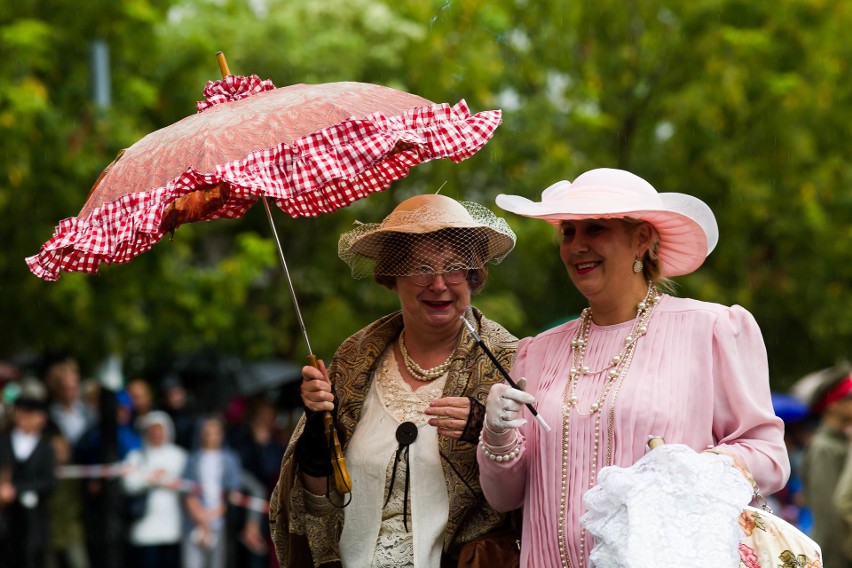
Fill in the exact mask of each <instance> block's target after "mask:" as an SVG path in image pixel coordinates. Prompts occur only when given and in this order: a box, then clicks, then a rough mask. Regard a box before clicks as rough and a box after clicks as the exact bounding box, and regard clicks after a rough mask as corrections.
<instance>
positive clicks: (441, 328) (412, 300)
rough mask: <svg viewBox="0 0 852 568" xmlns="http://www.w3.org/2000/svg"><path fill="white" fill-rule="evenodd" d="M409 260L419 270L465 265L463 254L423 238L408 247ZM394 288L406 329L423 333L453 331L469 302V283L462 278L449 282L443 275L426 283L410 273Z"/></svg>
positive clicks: (436, 275)
mask: <svg viewBox="0 0 852 568" xmlns="http://www.w3.org/2000/svg"><path fill="white" fill-rule="evenodd" d="M411 261H412V262H413V265H414V266H419V267H422V270H419V272H427V271H428V272H439V273H440V272H445V271H448V270H452V269H453V268H454V267H457V266H466V265H467V263H466V262H465V259H464V257H463V256H462V255H461V254H460V253H459V252H458V251H456V250H455V249H454V248H453V247H451V246H449V245H448V244H447V243H446V242H442V241H437V240H435V239H428V238H427V239H424V240H422V241H420V242H418V243H416V244H414V245H413V246H412V248H411ZM395 290H396V292H397V294H398V295H399V300H400V304H401V306H402V315H403V319H404V321H405V327H406V329H409V328H412V329H416V330H418V331H420V332H425V333H436V332H437V333H441V332H446V333H456V332H457V331H458V329H459V328H460V326H461V325H462V323H461V320H460V319H459V317H460V316H461V315H462V314H463V313H464V311H465V310H466V309H467V307H468V306H469V305H470V283H469V282H468V280H467V279H462V280H461V281H460V282H458V283H454V284H453V283H449V282H447V279H446V278H445V277H444V275H443V274H435V279H434V280H432V282H431V283H430V284H428V285H426V286H420V285H418V284H417V283H416V282H415V277H413V276H398V277H397V278H396V285H395Z"/></svg>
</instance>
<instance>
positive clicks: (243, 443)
mask: <svg viewBox="0 0 852 568" xmlns="http://www.w3.org/2000/svg"><path fill="white" fill-rule="evenodd" d="M276 419H277V409H276V407H275V405H274V403H272V402H271V401H269V400H267V399H265V398H263V397H262V396H259V397H255V398H253V399H251V400H250V401H249V406H248V413H247V416H246V420H245V422H243V423H241V424H239V425H237V426H235V427H234V428H232V429H231V430H230V431H229V432H228V440H229V446H230V447H232V448H234V450H235V451H236V452H237V453H238V455H239V458H240V463H242V466H243V471H244V472H245V473H246V474H247V475H244V480H243V481H244V483H243V485H244V486H245V488H246V489H247V490H248V491H249V492H250V493H251V494H252V495H254V496H260V497H262V498H263V499H266V498H267V497H268V496H269V495H270V494H271V493H272V489H273V488H274V487H275V483H276V482H277V481H278V473H279V471H280V467H281V459H282V458H283V457H284V451H285V450H286V446H285V445H284V443H283V442H282V441H281V438H280V436H279V435H278V434H279V433H278V431H277V423H276V422H277V421H276ZM249 480H256V484H257V485H259V487H258V488H255V487H254V486H248V485H249V483H248V482H249ZM243 517H244V518H243V520H242V523H241V526H243V530H242V532H241V534H240V535H239V541H240V542H241V543H242V544H243V546H244V547H245V548H244V549H239V550H238V554H237V565H238V566H245V567H247V568H260V567H262V566H268V564H269V558H268V557H269V556H270V550H272V540H271V537H270V533H269V518H268V517H267V516H266V515H257V514H256V513H255V512H254V511H248V510H247V511H245V514H244V515H243Z"/></svg>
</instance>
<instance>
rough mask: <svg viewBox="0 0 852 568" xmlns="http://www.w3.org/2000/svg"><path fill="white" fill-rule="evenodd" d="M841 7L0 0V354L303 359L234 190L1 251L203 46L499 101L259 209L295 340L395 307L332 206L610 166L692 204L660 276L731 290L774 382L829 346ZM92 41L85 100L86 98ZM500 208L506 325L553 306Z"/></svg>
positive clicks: (849, 181)
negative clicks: (712, 241) (67, 254)
mask: <svg viewBox="0 0 852 568" xmlns="http://www.w3.org/2000/svg"><path fill="white" fill-rule="evenodd" d="M850 26H852V5H849V4H848V3H843V2H825V1H823V0H783V1H781V2H777V3H754V2H744V1H742V0H696V1H694V2H676V1H672V0H667V1H662V2H652V3H651V2H649V3H643V2H626V3H625V2H623V1H615V0H599V1H598V2H595V3H576V2H575V3H567V2H561V1H555V0H538V1H536V2H532V1H530V0H488V1H484V0H466V1H464V2H461V1H452V0H441V1H435V0H432V1H422V0H416V1H415V0H394V1H390V0H351V1H349V2H344V3H341V2H336V1H333V0H286V1H285V0H255V1H244V0H216V1H214V0H130V1H126V2H118V3H115V2H112V3H109V2H104V1H102V0H91V1H90V2H86V3H74V4H68V3H63V2H55V1H53V2H52V1H39V0H27V1H22V0H12V1H11V2H7V3H5V4H3V5H2V6H0V45H1V46H2V51H3V53H4V54H5V57H3V58H0V77H2V79H3V80H2V81H0V124H2V126H3V132H4V136H3V137H2V138H0V208H2V211H3V219H4V221H3V223H2V224H0V239H2V241H3V243H4V246H3V250H2V252H0V291H2V293H0V313H2V315H3V321H4V322H5V324H6V325H4V326H3V330H2V332H0V334H2V335H0V339H2V342H0V345H2V347H0V359H3V358H7V359H8V358H13V357H15V356H18V355H20V354H22V353H28V352H34V353H41V352H44V351H46V350H50V349H62V350H67V351H70V352H72V353H74V354H75V355H76V356H77V357H79V358H80V359H81V360H82V361H83V362H84V363H85V364H88V365H93V364H94V363H95V362H97V361H99V360H100V359H102V358H103V357H104V356H105V355H106V354H109V353H118V354H120V355H121V356H123V357H124V358H125V361H126V364H127V366H128V372H129V373H134V374H140V373H145V372H148V369H150V368H152V366H153V365H154V364H155V363H156V362H157V361H158V360H159V359H161V358H168V357H172V356H176V355H178V354H180V353H186V352H191V351H197V350H199V349H202V348H209V347H212V348H214V349H217V350H220V351H222V352H227V353H235V354H239V355H241V356H244V357H247V358H258V357H267V356H277V357H282V358H288V359H292V360H296V361H298V360H301V359H303V358H304V356H305V347H304V344H303V341H302V340H301V334H300V331H299V326H298V322H297V320H296V318H295V315H294V310H293V307H292V302H291V300H290V297H289V293H288V291H287V286H286V283H285V281H284V278H283V274H282V271H281V269H280V267H279V262H278V259H277V255H276V252H275V247H274V245H273V241H272V239H271V233H270V229H269V227H268V225H267V224H266V219H265V216H264V214H263V212H262V208H261V207H259V206H258V207H254V208H253V209H252V210H250V211H249V213H248V214H247V215H246V217H244V218H243V219H240V220H234V221H217V222H214V223H197V224H192V225H186V226H183V227H181V228H180V229H179V230H178V231H177V232H176V233H175V235H174V238H173V239H171V240H169V239H164V241H163V242H161V243H159V244H158V245H157V246H155V247H154V249H153V250H151V251H149V252H148V253H145V254H143V255H141V256H140V257H138V258H136V259H135V260H133V261H132V262H130V263H128V264H127V265H111V266H105V267H104V268H102V269H101V271H100V272H99V273H98V274H97V275H82V274H64V275H63V276H62V277H61V279H60V280H59V281H58V282H56V283H46V282H43V281H41V280H39V279H37V278H36V277H34V276H33V275H32V274H31V273H29V271H28V270H27V267H26V265H25V264H24V257H26V256H30V255H32V254H34V253H35V252H36V251H37V250H38V248H39V246H40V245H41V244H42V243H43V242H44V241H46V240H47V239H48V238H49V237H50V235H51V234H52V231H53V227H54V226H55V225H56V224H57V223H58V221H59V220H60V219H62V218H65V217H71V216H75V215H76V214H77V213H78V212H79V209H80V207H81V206H82V204H83V202H84V201H85V199H86V196H87V195H88V191H89V189H90V187H91V186H92V184H93V182H94V180H95V179H96V178H97V176H98V174H99V173H100V171H101V170H102V169H103V168H104V167H105V166H106V165H107V164H108V163H109V162H110V161H111V160H112V158H113V157H114V156H115V155H116V153H117V152H118V151H119V150H120V149H121V148H125V147H127V146H129V145H131V144H132V143H133V142H135V141H136V140H138V139H139V138H141V137H142V136H144V135H145V134H146V133H148V132H150V131H153V130H156V129H158V128H161V127H163V126H166V125H168V124H170V123H172V122H175V121H177V120H179V119H180V118H183V117H184V116H187V115H189V114H192V113H193V112H194V110H195V106H194V102H195V101H196V100H199V99H201V98H203V97H202V94H201V91H202V89H203V87H204V85H205V83H206V82H207V81H210V80H215V79H217V78H219V77H218V68H217V66H216V62H215V53H216V52H217V51H220V50H221V51H224V52H225V54H226V55H227V57H228V61H229V64H230V68H231V71H232V72H233V73H235V74H244V75H249V74H256V75H258V76H259V77H261V78H262V79H266V78H269V79H272V80H273V82H274V83H275V84H276V85H277V86H284V85H286V84H290V83H318V82H331V81H362V82H371V83H379V84H384V85H388V86H390V87H394V88H398V89H402V90H405V91H409V92H413V93H417V94H420V95H422V96H424V97H426V98H429V99H430V100H433V101H436V102H450V103H455V102H457V101H458V100H459V99H465V100H466V101H467V103H468V104H469V106H470V107H471V109H472V111H473V112H477V111H481V110H487V109H492V108H501V109H503V112H504V115H503V125H502V126H501V127H500V128H498V130H497V132H496V134H495V136H494V138H493V140H492V141H491V142H490V143H489V144H488V145H487V146H486V147H485V148H484V149H483V150H482V151H481V152H479V153H478V154H477V155H475V156H474V157H472V158H471V159H469V160H467V161H465V162H462V163H460V164H453V163H451V162H449V161H447V162H446V163H445V162H443V161H441V162H433V163H430V164H426V165H423V166H419V167H418V168H415V170H412V172H411V175H410V176H409V177H408V178H406V179H404V180H400V181H397V182H395V184H394V185H393V186H392V188H391V189H390V190H388V191H385V192H383V193H380V194H376V195H373V196H371V197H370V198H368V199H366V200H362V201H360V202H357V203H355V204H353V205H352V206H350V207H348V208H345V209H342V210H340V211H337V212H335V213H333V214H330V215H326V216H322V217H318V218H316V219H291V218H288V217H286V215H284V214H281V212H280V211H275V213H276V214H278V215H277V216H276V223H277V225H278V231H279V234H280V237H281V240H282V242H283V245H284V249H285V254H286V257H287V262H288V266H289V267H290V269H291V273H292V276H293V279H294V286H295V289H296V291H297V294H298V297H299V303H300V306H301V308H302V310H303V314H304V318H305V323H306V325H307V328H308V333H309V335H310V338H311V343H312V347H313V349H314V351H315V353H316V354H317V355H319V356H321V357H326V358H328V357H330V356H331V354H332V353H333V352H334V350H335V348H336V347H337V345H338V344H339V343H340V341H341V340H342V339H344V338H345V337H346V336H347V335H349V334H350V333H352V332H354V331H355V330H357V329H358V328H360V327H361V326H363V325H365V324H366V323H368V322H370V321H372V320H373V319H375V318H376V317H377V316H379V315H382V314H385V313H387V312H389V311H391V310H393V309H395V308H396V307H397V306H398V302H397V300H396V297H395V296H394V295H393V293H392V292H390V291H388V290H386V289H384V288H382V287H380V286H378V285H376V284H374V283H372V282H369V281H354V280H352V279H351V278H350V277H349V274H348V269H347V267H346V265H345V264H343V263H342V262H340V261H339V260H338V259H337V257H336V250H337V248H336V243H337V238H338V236H339V235H340V234H341V233H342V232H344V231H346V230H347V229H348V228H349V227H350V226H351V224H352V223H353V222H354V221H356V220H360V221H364V222H375V221H379V220H380V219H381V218H382V217H383V216H384V215H385V214H387V213H388V212H389V211H390V210H391V209H392V208H393V206H394V204H396V203H398V202H399V201H401V200H402V199H404V198H406V197H408V196H410V195H413V194H416V193H422V192H426V191H436V190H438V188H439V187H442V186H443V187H442V189H441V191H442V192H443V193H445V194H447V195H450V196H452V197H455V198H459V199H465V200H473V201H477V202H480V203H483V204H484V205H486V206H488V207H491V208H492V209H494V210H495V212H497V213H498V214H500V215H503V212H502V211H500V210H499V209H497V208H496V206H494V198H495V196H496V195H497V194H498V193H516V194H522V195H525V196H527V197H531V198H534V197H537V196H538V195H539V192H540V191H541V190H542V189H543V188H545V187H547V186H548V185H550V184H551V183H553V182H555V181H557V180H560V179H569V180H570V179H573V178H574V177H576V176H577V175H578V174H579V173H581V172H583V171H585V170H588V169H591V168H595V167H620V168H624V169H628V170H631V171H633V172H635V173H637V174H639V175H641V176H642V177H644V178H646V179H648V180H649V181H650V182H651V183H653V184H654V185H655V187H656V188H657V189H658V190H659V191H673V192H684V193H689V194H692V195H695V196H697V197H699V198H701V199H702V200H704V201H705V202H707V203H708V204H709V205H710V206H711V208H712V209H713V210H714V212H715V214H716V217H717V220H718V222H719V227H720V242H719V245H718V247H717V248H716V250H715V251H714V252H713V253H712V254H711V255H710V257H709V258H708V260H707V262H706V263H705V265H704V266H703V267H702V268H700V269H699V270H698V271H697V272H695V273H694V274H691V275H688V276H685V277H682V278H678V279H677V283H678V293H679V294H682V295H687V296H692V297H695V298H698V299H701V300H707V301H714V302H720V303H724V304H732V303H737V304H741V305H743V306H744V307H745V308H747V309H748V310H750V311H751V312H752V313H753V314H754V315H755V317H756V319H757V321H758V323H759V324H760V326H761V328H762V330H763V333H764V336H765V338H766V343H767V348H768V352H769V357H770V370H771V373H772V381H773V387H774V388H778V389H782V388H784V387H786V386H788V385H789V384H790V383H791V382H792V381H793V380H795V379H796V378H798V377H799V376H801V375H803V374H805V373H807V372H809V371H812V370H814V369H817V368H821V367H825V366H828V365H831V364H833V363H834V362H835V361H836V360H838V359H840V358H849V355H850V348H849V345H850V344H852V294H850V292H849V290H850V284H852V263H850V262H849V260H848V259H849V253H848V243H849V242H850V241H852V191H850V189H852V164H850V160H849V138H850V128H852V127H850V125H851V124H852V86H850V82H849V81H848V79H843V78H844V77H848V76H849V75H850V68H849V67H850V62H852V44H850V43H849V42H848V41H847V40H846V38H845V34H846V30H848V29H849V28H850ZM97 42H101V45H106V46H108V48H109V56H110V57H109V75H108V77H109V80H110V84H111V88H112V90H111V94H112V96H111V102H110V104H109V106H107V107H105V106H99V105H98V104H97V103H96V102H95V99H94V98H93V96H92V92H93V71H92V69H93V66H92V55H91V53H92V52H91V50H92V46H93V45H94V44H96V43H97ZM504 216H505V217H506V218H507V220H508V221H509V223H510V224H511V225H512V227H513V228H514V229H515V230H516V232H517V234H518V245H517V247H516V250H515V251H514V252H513V253H512V254H511V255H510V256H509V257H508V258H507V259H506V260H505V261H504V262H503V263H502V264H501V265H499V266H495V267H493V268H492V269H491V272H490V277H489V282H488V285H487V286H486V288H485V291H484V292H483V293H482V294H481V295H479V296H476V297H475V298H474V303H475V304H476V305H477V306H479V307H481V308H482V309H483V310H484V311H485V312H486V314H487V315H488V316H489V317H491V318H492V319H495V320H497V321H500V322H501V323H503V324H504V325H505V326H506V327H507V328H508V329H510V330H511V331H512V332H514V333H515V334H516V335H518V336H524V335H529V334H534V333H537V332H539V331H541V330H543V329H545V328H547V327H549V326H551V325H553V324H554V323H556V322H558V321H560V320H562V319H565V318H568V317H571V316H572V315H574V314H577V313H578V312H579V311H580V310H581V309H582V308H583V307H584V301H583V298H582V297H581V296H579V294H578V293H576V291H574V289H573V287H572V286H571V285H570V282H569V280H568V278H567V275H566V274H565V270H564V267H562V265H561V262H560V261H559V258H558V254H557V246H556V245H557V241H556V239H555V235H554V232H553V230H552V229H551V228H550V227H548V226H547V225H546V224H544V223H541V222H536V221H531V220H528V219H522V218H519V217H515V216H511V215H509V214H505V215H504Z"/></svg>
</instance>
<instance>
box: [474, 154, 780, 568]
mask: <svg viewBox="0 0 852 568" xmlns="http://www.w3.org/2000/svg"><path fill="white" fill-rule="evenodd" d="M497 205H499V206H500V207H501V208H503V209H505V210H507V211H511V212H513V213H516V214H519V215H523V216H525V217H532V218H537V219H543V220H545V221H547V222H549V223H551V224H553V225H555V226H556V227H557V229H558V230H559V231H560V234H561V235H562V242H561V246H560V256H561V258H562V261H563V263H564V264H565V267H566V268H567V270H568V275H569V276H570V278H571V281H572V282H573V284H574V285H575V286H576V287H577V289H578V290H579V291H580V292H581V293H582V294H583V296H584V297H585V298H586V300H587V301H588V303H589V307H588V308H586V309H584V310H583V313H582V315H581V316H580V317H579V318H578V319H576V320H574V321H571V322H568V323H566V324H563V325H560V326H558V327H555V328H553V329H550V330H548V331H546V332H544V333H541V334H540V335H538V336H535V337H528V338H526V339H523V340H522V341H521V342H520V344H519V346H518V351H517V355H516V358H515V363H514V367H513V369H512V375H513V377H514V379H515V380H516V381H517V382H519V383H520V386H521V388H525V390H526V392H523V391H520V390H516V389H513V388H510V387H509V386H508V385H506V384H497V385H494V386H493V387H492V388H491V390H490V393H489V397H488V401H487V404H486V418H485V425H484V428H483V432H482V436H481V443H480V450H479V452H478V458H477V459H478V461H479V465H480V482H481V485H482V489H483V492H484V494H485V496H486V498H487V499H488V501H489V502H490V503H491V505H492V506H493V507H494V508H495V509H497V510H499V511H508V510H512V509H515V508H518V507H521V506H523V508H524V521H523V541H522V544H521V566H522V567H523V566H530V567H532V566H534V567H536V568H548V567H557V566H562V567H569V566H570V567H574V568H585V567H586V566H587V565H588V559H589V552H590V550H591V548H592V546H593V545H594V542H593V539H592V537H591V535H589V534H587V532H586V530H585V529H584V527H583V525H582V524H581V522H580V517H581V516H582V515H583V512H584V507H583V501H582V499H583V494H584V493H585V492H586V491H587V490H588V489H589V488H591V487H592V486H594V485H595V483H596V480H597V474H598V472H599V471H600V469H601V468H603V467H605V466H608V465H615V466H620V467H628V466H630V465H632V464H633V463H635V462H636V461H637V460H638V459H639V458H641V457H642V456H643V455H644V454H645V452H646V451H647V442H648V440H649V437H651V436H660V437H662V438H664V439H665V441H666V442H667V443H677V444H684V445H687V446H689V447H690V448H692V449H693V450H696V451H707V450H709V451H713V452H717V453H723V454H726V455H729V456H731V457H733V458H734V463H735V464H736V465H737V467H740V468H744V469H745V470H747V471H748V472H750V473H751V475H752V476H753V478H754V479H755V480H756V482H757V484H758V487H759V489H760V491H761V492H762V494H763V495H768V494H770V493H773V492H775V491H777V490H779V489H780V488H782V487H783V486H784V483H785V482H786V480H787V477H788V475H789V461H788V458H787V452H786V449H785V446H784V440H783V424H782V422H781V420H780V419H778V418H776V417H775V415H774V413H773V410H772V404H771V400H770V391H769V373H768V365H767V357H766V349H765V346H764V343H763V338H762V336H761V332H760V329H759V328H758V326H757V323H756V322H755V320H754V318H753V317H752V315H751V314H750V313H749V312H748V311H746V310H745V309H743V308H742V307H740V306H736V305H735V306H732V307H727V306H722V305H719V304H712V303H707V302H700V301H697V300H692V299H688V298H677V297H674V296H671V295H668V294H664V293H662V290H666V289H671V287H672V286H671V283H670V281H669V280H668V277H672V276H680V275H683V274H689V273H690V272H692V271H694V270H695V269H697V268H698V267H699V266H700V265H701V264H702V263H703V262H704V259H705V258H706V257H707V255H708V254H709V253H710V252H711V251H712V250H713V248H714V247H715V245H716V242H717V240H718V228H717V225H716V220H715V218H714V216H713V213H712V211H710V209H709V208H708V207H707V205H706V204H704V203H703V202H702V201H700V200H698V199H696V198H694V197H692V196H689V195H684V194H676V193H658V192H657V191H656V190H655V189H654V188H653V187H652V186H651V185H650V184H649V183H648V182H646V181H645V180H643V179H642V178H640V177H638V176H636V175H634V174H632V173H630V172H626V171H623V170H615V169H596V170H591V171H589V172H586V173H584V174H582V175H581V176H579V177H578V178H577V179H576V180H575V181H574V182H573V183H569V182H567V181H560V182H558V183H556V184H554V185H552V186H550V187H549V188H547V189H546V190H545V191H544V192H543V193H542V198H541V201H540V202H533V201H530V200H528V199H525V198H523V197H520V196H510V195H501V196H498V198H497ZM524 378H525V379H524ZM524 385H525V387H524ZM526 403H530V404H535V405H536V407H537V410H538V412H539V413H540V414H541V416H542V418H543V419H544V420H545V421H546V422H547V423H548V424H549V425H550V426H552V427H553V431H551V432H545V431H544V429H543V428H542V427H541V426H540V425H539V424H538V423H537V422H536V421H534V420H529V418H530V417H531V415H530V413H529V411H528V409H527V408H526V407H525V404H526Z"/></svg>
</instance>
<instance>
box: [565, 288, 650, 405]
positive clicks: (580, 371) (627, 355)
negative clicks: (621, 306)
mask: <svg viewBox="0 0 852 568" xmlns="http://www.w3.org/2000/svg"><path fill="white" fill-rule="evenodd" d="M659 301H660V296H659V295H658V294H657V287H656V286H654V285H653V284H652V283H650V282H649V283H648V291H647V292H646V293H645V298H643V299H642V301H641V302H639V304H638V305H637V306H636V317H635V318H634V320H633V327H632V329H631V330H630V333H628V334H627V337H625V338H624V347H622V348H621V351H619V352H618V353H616V354H615V355H613V356H612V358H611V359H610V361H609V364H607V366H606V367H604V368H602V369H597V370H594V371H593V370H591V369H589V367H588V366H587V365H586V363H585V359H586V347H587V346H588V344H589V333H590V332H591V328H592V309H591V308H585V309H584V310H583V313H582V315H581V316H580V325H579V327H578V328H577V335H575V336H574V339H572V340H571V371H570V372H569V384H570V388H569V391H570V395H569V396H568V405H569V406H571V407H572V408H573V409H574V410H576V411H577V414H579V415H581V416H588V415H589V414H593V413H595V412H598V411H599V410H600V409H601V408H602V407H603V402H604V400H605V399H606V395H607V394H609V390H610V388H611V387H612V385H613V383H614V382H615V380H616V379H617V378H618V377H619V376H620V375H621V374H622V373H625V372H626V371H627V369H628V368H629V367H630V361H631V359H632V358H633V352H634V351H635V350H636V343H637V342H638V341H639V338H640V337H642V336H643V335H645V334H646V333H647V332H648V320H649V319H651V313H652V312H653V311H654V307H655V306H656V305H657V304H658V303H659ZM604 371H608V372H607V382H606V383H605V384H604V388H603V389H602V390H601V394H600V396H599V397H598V399H597V400H595V401H594V402H592V404H591V406H590V407H589V410H588V411H585V412H584V411H582V410H580V407H579V404H580V401H579V399H578V398H577V383H578V380H579V378H580V377H581V376H583V375H589V376H594V375H599V374H601V373H603V372H604Z"/></svg>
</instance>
